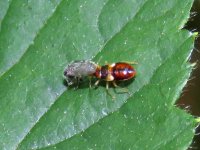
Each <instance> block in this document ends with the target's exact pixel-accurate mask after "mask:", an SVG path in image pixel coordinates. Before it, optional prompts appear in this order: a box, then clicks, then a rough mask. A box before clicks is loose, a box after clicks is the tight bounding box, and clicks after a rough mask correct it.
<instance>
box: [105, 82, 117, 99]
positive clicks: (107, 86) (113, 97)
mask: <svg viewBox="0 0 200 150" xmlns="http://www.w3.org/2000/svg"><path fill="white" fill-rule="evenodd" d="M106 91H107V93H108V95H110V96H111V97H112V99H115V96H113V95H112V94H111V93H110V92H109V82H106Z"/></svg>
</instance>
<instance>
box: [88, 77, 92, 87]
mask: <svg viewBox="0 0 200 150" xmlns="http://www.w3.org/2000/svg"><path fill="white" fill-rule="evenodd" d="M88 78H89V87H90V89H91V88H92V83H91V80H92V77H91V76H89V77H88Z"/></svg>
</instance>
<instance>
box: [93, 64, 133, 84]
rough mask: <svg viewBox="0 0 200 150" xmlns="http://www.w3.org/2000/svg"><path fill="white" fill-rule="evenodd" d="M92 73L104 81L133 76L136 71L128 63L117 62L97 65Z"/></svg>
mask: <svg viewBox="0 0 200 150" xmlns="http://www.w3.org/2000/svg"><path fill="white" fill-rule="evenodd" d="M93 75H94V76H95V77H96V78H99V79H103V80H106V81H124V80H129V79H131V78H133V77H134V76H135V75H136V71H135V69H134V68H133V67H132V66H131V65H130V64H128V63H125V62H118V63H114V64H111V65H109V64H108V65H104V66H98V67H97V69H96V72H95V73H94V74H93Z"/></svg>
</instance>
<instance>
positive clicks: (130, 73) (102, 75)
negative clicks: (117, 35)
mask: <svg viewBox="0 0 200 150" xmlns="http://www.w3.org/2000/svg"><path fill="white" fill-rule="evenodd" d="M131 64H136V63H135V62H117V63H113V64H106V65H104V66H100V65H98V64H96V63H94V62H92V61H90V60H82V61H74V62H72V63H70V64H69V65H68V66H67V68H66V69H65V71H64V75H65V76H66V80H67V82H68V84H69V85H71V84H74V83H76V82H77V83H79V81H80V79H81V78H82V77H85V76H89V77H95V78H97V79H98V80H97V81H96V82H95V84H94V85H95V86H97V85H98V84H99V82H100V81H101V80H105V81H106V89H107V92H108V89H109V83H110V82H112V83H113V85H114V87H119V86H118V85H117V84H116V81H125V80H129V79H131V78H133V77H135V75H136V71H135V69H134V68H133V67H132V66H131ZM90 87H91V84H90ZM123 92H128V90H127V89H125V88H123ZM108 94H109V95H111V96H112V94H110V93H109V92H108ZM112 97H113V98H114V96H112Z"/></svg>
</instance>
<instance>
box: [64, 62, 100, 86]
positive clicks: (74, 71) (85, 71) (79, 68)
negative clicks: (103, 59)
mask: <svg viewBox="0 0 200 150" xmlns="http://www.w3.org/2000/svg"><path fill="white" fill-rule="evenodd" d="M96 69H97V64H95V63H94V62H92V61H90V60H76V61H73V62H71V63H70V64H69V65H68V66H67V67H66V68H65V71H64V76H65V77H66V81H67V84H68V85H72V84H75V83H77V85H78V84H79V81H80V80H81V79H82V78H83V77H85V76H91V75H93V74H94V73H95V71H96Z"/></svg>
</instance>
